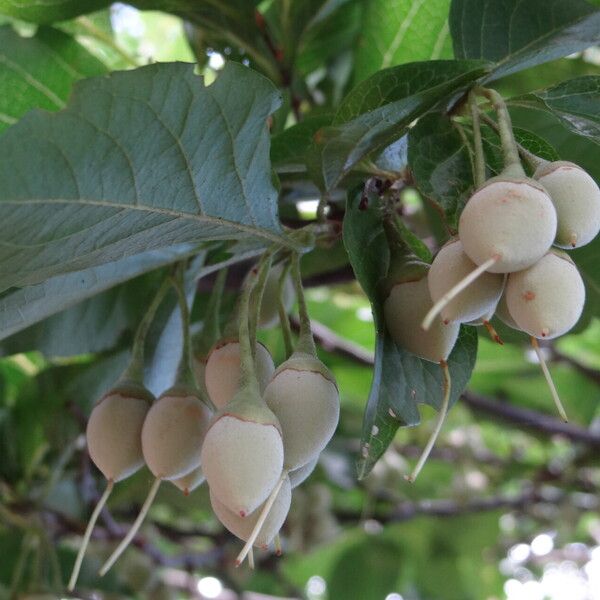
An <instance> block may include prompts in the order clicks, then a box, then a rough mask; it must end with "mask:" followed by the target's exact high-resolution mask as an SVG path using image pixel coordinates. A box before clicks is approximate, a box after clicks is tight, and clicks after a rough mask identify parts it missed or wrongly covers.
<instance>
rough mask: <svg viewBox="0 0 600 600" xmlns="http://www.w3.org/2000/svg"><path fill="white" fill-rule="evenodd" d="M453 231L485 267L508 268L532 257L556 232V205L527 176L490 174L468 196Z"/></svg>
mask: <svg viewBox="0 0 600 600" xmlns="http://www.w3.org/2000/svg"><path fill="white" fill-rule="evenodd" d="M458 233H459V237H460V241H461V242H462V245H463V249H464V252H465V253H466V254H467V256H468V257H469V258H470V259H471V260H472V261H473V262H474V263H475V264H477V265H482V264H483V263H485V262H486V261H489V260H490V259H493V258H496V259H497V260H496V261H495V263H494V264H492V265H490V266H489V267H488V268H487V270H488V271H490V272H492V273H512V272H514V271H520V270H522V269H526V268H527V267H529V266H531V265H532V264H534V263H535V262H537V261H538V260H539V259H540V258H542V256H544V254H546V252H547V251H548V250H549V248H550V246H551V245H552V242H553V241H554V238H555V236H556V210H555V209H554V206H553V204H552V200H551V199H550V197H549V196H548V194H547V193H546V191H545V190H544V189H543V188H542V187H541V186H540V184H538V183H537V182H535V181H534V180H532V179H522V180H520V179H509V178H502V177H497V178H493V179H490V180H489V181H488V182H486V184H485V185H484V186H483V187H481V188H479V189H478V190H477V191H476V192H475V194H473V196H471V198H470V199H469V201H468V202H467V204H466V206H465V208H464V210H463V212H462V214H461V216H460V221H459V226H458Z"/></svg>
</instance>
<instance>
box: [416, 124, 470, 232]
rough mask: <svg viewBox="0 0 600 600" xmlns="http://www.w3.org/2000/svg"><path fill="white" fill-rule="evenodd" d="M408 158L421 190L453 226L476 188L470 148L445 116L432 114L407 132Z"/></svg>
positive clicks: (455, 225)
mask: <svg viewBox="0 0 600 600" xmlns="http://www.w3.org/2000/svg"><path fill="white" fill-rule="evenodd" d="M408 160H409V164H410V167H411V170H412V174H413V176H414V178H415V182H416V184H417V187H418V188H419V191H420V192H421V193H422V194H423V195H424V196H425V197H427V198H428V199H429V200H430V201H431V202H433V203H435V205H436V206H437V208H438V209H439V210H440V211H442V212H443V213H444V214H445V217H446V220H447V221H448V222H449V225H450V226H451V227H453V228H456V227H457V224H458V217H459V215H460V212H461V211H462V209H463V207H464V205H465V203H466V201H467V200H468V199H469V195H470V193H471V191H472V188H473V170H472V166H471V157H470V153H469V150H468V149H467V147H466V146H465V144H464V141H463V139H462V138H461V136H460V135H459V133H458V130H457V129H456V126H455V125H453V124H452V121H451V120H450V119H449V118H448V117H447V116H445V115H443V114H440V113H431V114H429V115H426V116H424V117H423V118H421V119H419V122H418V123H417V124H416V125H415V127H413V128H412V129H411V130H410V131H409V133H408Z"/></svg>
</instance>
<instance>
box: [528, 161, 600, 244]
mask: <svg viewBox="0 0 600 600" xmlns="http://www.w3.org/2000/svg"><path fill="white" fill-rule="evenodd" d="M534 177H535V179H537V180H538V181H539V182H540V183H541V184H542V185H543V186H544V188H546V190H547V191H548V193H549V194H550V198H551V199H552V202H553V204H554V207H555V209H556V214H557V217H558V231H557V233H556V240H555V242H554V243H555V244H556V245H557V246H560V247H561V248H575V247H579V246H584V245H585V244H589V243H590V242H591V241H592V240H593V239H594V238H595V237H596V236H597V235H598V232H599V231H600V188H599V187H598V184H597V183H596V182H595V181H594V180H593V179H592V177H590V175H589V174H588V173H587V172H586V171H584V170H583V169H582V168H581V167H580V166H578V165H576V164H575V163H572V162H567V161H562V160H561V161H556V162H551V163H545V164H543V165H541V166H540V167H539V168H538V169H537V171H536V172H535V174H534Z"/></svg>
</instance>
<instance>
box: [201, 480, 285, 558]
mask: <svg viewBox="0 0 600 600" xmlns="http://www.w3.org/2000/svg"><path fill="white" fill-rule="evenodd" d="M291 502H292V486H291V484H290V479H289V477H285V479H284V480H283V483H282V485H281V488H280V489H279V492H278V493H277V496H276V497H275V501H274V502H273V505H272V506H271V509H270V510H269V513H268V515H267V517H266V519H265V522H264V524H263V526H262V527H261V528H260V530H259V532H258V536H257V537H256V540H255V541H254V546H256V547H258V548H263V549H266V548H268V547H269V545H270V544H271V543H272V542H273V538H274V537H275V536H276V535H277V534H278V533H279V530H280V529H281V527H282V526H283V524H284V522H285V519H286V517H287V515H288V513H289V511H290V504H291ZM210 503H211V505H212V508H213V510H214V512H215V515H216V516H217V518H218V519H219V521H220V522H221V523H222V524H223V525H224V526H225V527H226V528H227V529H228V530H229V531H230V532H231V533H233V535H235V536H237V537H238V538H239V539H241V540H243V541H244V542H246V541H248V539H249V538H250V536H251V534H252V531H253V529H254V527H255V526H256V524H257V522H258V519H259V517H260V514H261V512H262V509H263V506H264V505H261V506H259V507H258V509H257V510H255V511H254V512H253V513H252V514H251V515H248V516H247V517H240V516H239V515H238V514H236V513H234V512H232V511H231V510H229V508H227V506H225V505H224V504H223V503H222V502H221V501H220V500H219V498H218V497H217V496H216V495H215V494H214V493H213V490H212V488H211V490H210Z"/></svg>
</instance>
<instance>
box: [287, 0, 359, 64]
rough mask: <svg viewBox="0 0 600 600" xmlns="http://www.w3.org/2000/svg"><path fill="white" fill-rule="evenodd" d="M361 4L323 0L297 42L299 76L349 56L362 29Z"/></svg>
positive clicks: (298, 0) (299, 0)
mask: <svg viewBox="0 0 600 600" xmlns="http://www.w3.org/2000/svg"><path fill="white" fill-rule="evenodd" d="M296 3H297V4H303V3H305V0H296ZM365 4H366V3H364V2H361V1H360V0H359V1H357V0H327V1H326V2H325V3H324V4H323V6H322V8H321V10H320V11H319V12H318V13H317V14H315V16H314V18H313V19H312V20H311V21H310V24H309V27H307V28H306V30H305V31H304V34H303V35H302V38H301V39H300V46H299V48H298V54H297V57H296V68H297V70H298V71H299V72H300V73H302V74H304V75H308V74H310V73H313V72H314V71H317V70H319V69H322V67H323V66H324V65H327V64H328V63H333V62H335V60H336V59H339V58H340V56H344V54H345V53H348V54H350V52H351V51H352V49H353V48H354V47H355V44H356V40H357V38H358V34H359V32H360V28H361V26H362V17H363V13H364V10H365V8H366V7H365Z"/></svg>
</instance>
